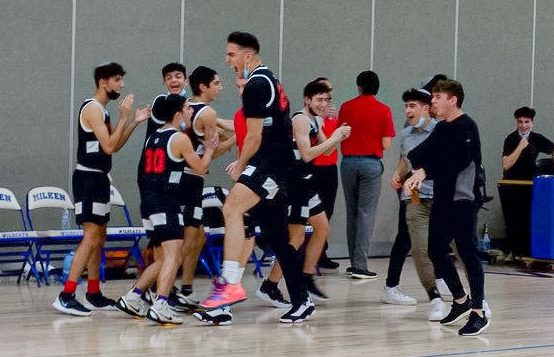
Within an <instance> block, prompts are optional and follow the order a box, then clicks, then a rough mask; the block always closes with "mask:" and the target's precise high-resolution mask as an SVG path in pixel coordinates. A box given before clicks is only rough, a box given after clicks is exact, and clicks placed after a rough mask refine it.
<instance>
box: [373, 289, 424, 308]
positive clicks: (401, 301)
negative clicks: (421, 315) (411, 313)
mask: <svg viewBox="0 0 554 357" xmlns="http://www.w3.org/2000/svg"><path fill="white" fill-rule="evenodd" d="M381 302H384V303H385V304H393V305H416V304H417V300H416V299H414V298H413V297H409V296H408V295H406V294H404V293H403V292H402V290H400V289H399V288H398V286H395V287H393V288H389V287H388V286H385V287H384V289H383V292H382V293H381Z"/></svg>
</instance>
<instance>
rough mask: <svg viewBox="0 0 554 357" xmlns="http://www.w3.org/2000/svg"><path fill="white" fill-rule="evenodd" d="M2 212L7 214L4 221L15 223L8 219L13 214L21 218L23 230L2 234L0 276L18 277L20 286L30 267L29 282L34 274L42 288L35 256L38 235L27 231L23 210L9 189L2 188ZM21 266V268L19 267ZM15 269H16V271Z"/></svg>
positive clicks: (0, 202) (0, 193) (3, 232)
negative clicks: (26, 269) (26, 270)
mask: <svg viewBox="0 0 554 357" xmlns="http://www.w3.org/2000/svg"><path fill="white" fill-rule="evenodd" d="M0 210H3V212H4V213H5V214H3V216H4V217H3V221H10V222H11V221H13V217H8V215H10V214H11V213H13V214H14V215H17V216H19V217H21V229H23V230H18V231H2V232H0V265H1V267H0V275H1V276H10V275H17V284H20V283H21V277H22V276H23V274H24V272H25V267H26V266H28V267H29V274H27V280H28V279H29V278H30V276H31V274H32V275H33V276H34V277H35V278H36V280H37V285H38V286H39V287H40V277H39V273H38V269H37V266H36V262H35V259H34V254H33V246H34V243H35V239H36V238H37V234H36V232H33V231H28V230H27V224H26V223H25V216H24V214H23V210H22V209H21V206H20V205H19V202H18V201H17V199H16V197H15V195H14V193H13V192H12V191H11V190H9V189H7V188H0ZM20 264H21V267H19V266H20ZM14 267H16V268H15V269H14Z"/></svg>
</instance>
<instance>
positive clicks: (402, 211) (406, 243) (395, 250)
mask: <svg viewBox="0 0 554 357" xmlns="http://www.w3.org/2000/svg"><path fill="white" fill-rule="evenodd" d="M399 199H400V196H399ZM410 249H412V241H411V240H410V234H409V233H408V225H407V224H406V201H402V200H400V207H399V209H398V233H397V234H396V238H395V239H394V243H393V245H392V249H391V251H390V260H389V269H388V272H387V280H386V282H385V284H386V285H387V286H388V287H389V288H392V287H395V286H397V285H398V284H399V283H400V274H402V268H403V266H404V261H406V257H407V256H408V253H410Z"/></svg>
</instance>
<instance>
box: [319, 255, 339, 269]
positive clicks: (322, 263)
mask: <svg viewBox="0 0 554 357" xmlns="http://www.w3.org/2000/svg"><path fill="white" fill-rule="evenodd" d="M317 265H318V266H319V267H320V268H321V269H330V270H335V269H337V268H338V267H339V265H340V264H339V263H337V262H335V261H332V260H331V259H329V258H327V257H325V258H324V259H320V260H319V262H317Z"/></svg>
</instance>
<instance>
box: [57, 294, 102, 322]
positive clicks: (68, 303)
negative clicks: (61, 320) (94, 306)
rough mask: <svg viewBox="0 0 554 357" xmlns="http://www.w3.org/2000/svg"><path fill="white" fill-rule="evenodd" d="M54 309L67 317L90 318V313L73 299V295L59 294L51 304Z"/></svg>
mask: <svg viewBox="0 0 554 357" xmlns="http://www.w3.org/2000/svg"><path fill="white" fill-rule="evenodd" d="M52 306H53V307H54V309H56V310H58V311H60V312H63V313H65V314H69V315H75V316H90V315H91V314H92V311H91V310H89V309H87V308H86V307H84V306H83V304H81V303H80V302H79V301H77V299H76V298H75V294H66V293H63V292H62V293H60V295H58V296H57V297H56V300H54V302H53V303H52Z"/></svg>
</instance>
